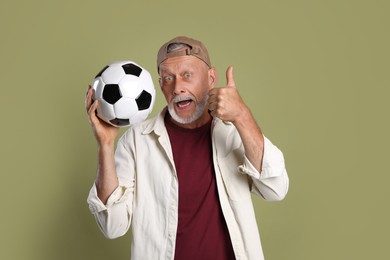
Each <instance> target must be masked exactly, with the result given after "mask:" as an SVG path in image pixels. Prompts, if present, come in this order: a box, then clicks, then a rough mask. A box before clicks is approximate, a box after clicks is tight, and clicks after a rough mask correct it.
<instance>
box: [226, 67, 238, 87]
mask: <svg viewBox="0 0 390 260" xmlns="http://www.w3.org/2000/svg"><path fill="white" fill-rule="evenodd" d="M226 85H227V86H228V87H234V88H235V87H236V83H235V82H234V77H233V67H232V66H229V67H228V68H227V70H226Z"/></svg>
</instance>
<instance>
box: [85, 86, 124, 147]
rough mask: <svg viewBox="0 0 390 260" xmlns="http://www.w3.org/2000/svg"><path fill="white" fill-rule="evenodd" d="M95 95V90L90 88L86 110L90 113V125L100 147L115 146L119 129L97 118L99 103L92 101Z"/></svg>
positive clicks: (86, 99)
mask: <svg viewBox="0 0 390 260" xmlns="http://www.w3.org/2000/svg"><path fill="white" fill-rule="evenodd" d="M94 93H95V90H94V89H93V88H92V87H91V86H89V88H88V92H87V96H86V98H85V109H86V110H87V113H88V118H89V123H90V124H91V127H92V130H93V133H94V135H95V138H96V141H97V142H98V145H99V146H100V147H102V146H106V145H113V144H114V143H115V138H116V137H117V135H118V132H119V128H118V127H115V126H112V125H110V124H107V123H106V122H104V121H103V120H101V119H100V118H99V117H98V116H97V114H96V109H97V107H98V102H99V101H98V100H95V101H93V100H92V97H93V95H94Z"/></svg>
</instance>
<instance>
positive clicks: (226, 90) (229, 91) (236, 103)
mask: <svg viewBox="0 0 390 260" xmlns="http://www.w3.org/2000/svg"><path fill="white" fill-rule="evenodd" d="M246 109H247V107H246V105H245V103H244V102H243V100H242V99H241V97H240V94H239V93H238V90H237V87H236V83H235V81H234V77H233V67H232V66H229V67H228V68H227V70H226V86H224V87H221V88H212V89H211V90H210V91H209V110H210V111H211V115H212V116H213V117H218V118H219V119H221V120H223V121H229V122H232V123H235V121H236V120H237V119H239V118H240V115H241V113H242V112H243V110H246Z"/></svg>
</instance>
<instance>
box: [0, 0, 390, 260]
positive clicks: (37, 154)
mask: <svg viewBox="0 0 390 260" xmlns="http://www.w3.org/2000/svg"><path fill="white" fill-rule="evenodd" d="M389 7H390V4H389V3H388V1H385V0H383V1H379V0H376V1H375V0H374V1H361V0H356V1H353V0H351V1H346V0H337V1H336V0H327V1H325V0H324V1H318V0H311V1H310V0H297V1H294V0H280V1H278V0H273V1H271V0H253V1H245V0H242V1H212V0H199V1H189V2H185V1H176V0H175V1H169V0H165V1H148V0H143V1H115V0H114V1H100V0H95V1H92V0H85V1H76V0H69V1H55V0H52V1H44V0H36V1H7V0H1V2H0V44H1V49H0V55H1V56H0V57H1V62H0V87H1V94H0V99H1V101H0V106H1V107H0V120H1V135H0V138H1V148H0V152H1V154H0V158H1V159H0V160H1V163H0V172H1V181H0V198H1V209H0V212H1V213H0V239H1V241H0V247H1V249H0V259H12V260H13V259H17V260H19V259H21V260H25V259H34V260H35V259H36V260H46V259H47V260H52V259H66V260H69V259H72V260H73V259H95V260H97V259H130V242H131V235H130V233H129V234H127V235H126V236H124V237H122V238H119V239H116V240H107V239H105V238H104V237H103V235H102V234H101V233H100V231H99V230H98V227H97V225H96V224H95V220H94V218H93V216H92V215H91V214H90V212H89V210H88V207H87V203H86V197H87V195H88V192H89V189H90V187H91V185H92V183H93V180H94V177H95V171H96V154H97V152H96V143H95V140H94V138H93V135H92V131H91V129H90V126H89V123H88V121H87V116H86V113H85V109H84V97H85V92H86V90H87V87H88V85H89V84H90V83H91V82H92V79H93V77H94V76H95V74H96V73H97V72H98V71H99V70H100V69H101V68H102V67H103V66H105V65H106V64H107V63H109V62H112V61H116V60H123V59H130V60H134V61H136V62H138V63H139V64H141V65H142V66H144V67H145V68H147V69H148V70H149V71H150V72H151V73H152V76H153V78H154V82H155V84H156V90H157V93H158V96H157V102H156V105H155V108H154V112H153V114H156V113H157V111H159V110H160V108H162V106H163V105H164V100H163V97H162V95H161V93H160V90H159V87H158V85H157V83H158V82H157V73H156V69H155V68H156V65H155V59H156V53H157V50H158V48H159V47H160V45H161V44H162V43H164V42H165V41H167V40H169V39H170V38H172V37H174V36H177V35H188V36H191V37H194V38H198V39H200V40H202V41H203V42H204V43H205V44H206V45H207V46H208V49H209V52H210V55H211V59H212V62H213V64H214V66H215V67H216V68H217V70H218V72H219V85H220V86H223V85H224V84H225V82H226V78H225V70H226V68H227V67H228V65H233V66H234V76H235V80H236V83H237V86H238V88H239V91H240V93H241V95H242V97H243V99H244V100H245V102H246V103H247V105H248V106H249V107H250V108H251V110H252V112H253V114H254V116H255V117H256V119H257V121H258V123H259V125H260V126H261V128H262V130H263V132H264V133H265V135H266V136H268V137H269V138H270V139H271V140H272V141H273V142H274V143H275V144H276V145H277V146H278V147H279V148H281V150H282V151H283V152H284V155H285V159H286V165H287V170H288V173H289V177H290V191H289V194H288V196H287V197H286V199H285V200H284V201H282V202H275V203H273V202H265V201H263V200H262V199H260V198H254V204H255V209H256V213H257V220H258V224H259V229H260V233H261V237H262V243H263V249H264V252H265V256H266V259H267V260H281V259H283V260H322V259H340V260H344V259H345V260H348V259H389V257H390V253H389V249H388V246H389V231H390V229H389V219H390V214H389V202H388V199H389V197H390V192H389V188H388V183H389V181H390V177H389V174H390V172H389V168H388V166H387V165H388V160H389V159H388V157H389V150H388V146H389V137H388V133H389V132H390V129H389V128H390V127H389V97H390V95H389V82H390V80H389V68H390V66H389V60H390V55H389V54H390V52H389V46H390V37H389V25H390V19H389V11H390V10H389ZM151 159H152V158H151Z"/></svg>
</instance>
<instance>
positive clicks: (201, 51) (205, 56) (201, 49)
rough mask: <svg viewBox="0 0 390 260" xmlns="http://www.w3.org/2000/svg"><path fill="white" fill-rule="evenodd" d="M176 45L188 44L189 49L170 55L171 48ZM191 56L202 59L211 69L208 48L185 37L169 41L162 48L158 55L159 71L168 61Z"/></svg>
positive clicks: (173, 52)
mask: <svg viewBox="0 0 390 260" xmlns="http://www.w3.org/2000/svg"><path fill="white" fill-rule="evenodd" d="M175 43H183V44H186V45H188V47H189V49H187V48H186V49H181V50H178V51H172V52H169V53H168V48H169V46H170V45H172V44H175ZM189 55H190V56H195V57H197V58H199V59H201V60H202V61H204V62H205V63H206V64H207V66H209V68H211V62H210V58H209V53H208V51H207V49H206V46H204V45H203V43H201V42H200V41H197V40H194V39H191V38H188V37H185V36H179V37H176V38H174V39H172V40H170V41H168V42H167V43H165V44H164V45H163V46H161V48H160V50H159V51H158V54H157V71H158V70H159V67H160V64H161V62H163V61H165V60H166V59H168V58H172V57H177V56H189Z"/></svg>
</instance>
